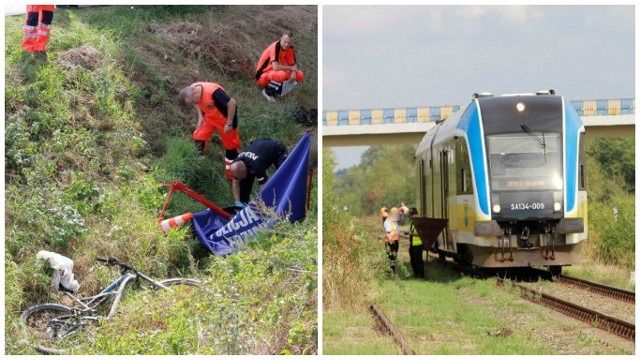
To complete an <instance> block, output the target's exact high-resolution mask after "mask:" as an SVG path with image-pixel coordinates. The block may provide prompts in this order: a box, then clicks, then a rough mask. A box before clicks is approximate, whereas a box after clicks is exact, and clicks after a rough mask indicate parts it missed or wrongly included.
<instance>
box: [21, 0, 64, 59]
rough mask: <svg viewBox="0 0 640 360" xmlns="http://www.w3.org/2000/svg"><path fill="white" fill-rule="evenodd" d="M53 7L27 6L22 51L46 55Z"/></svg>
mask: <svg viewBox="0 0 640 360" xmlns="http://www.w3.org/2000/svg"><path fill="white" fill-rule="evenodd" d="M55 8H56V6H55V5H27V19H26V20H25V23H24V27H23V35H24V39H23V41H22V49H23V50H26V51H28V52H30V53H34V52H36V53H46V51H47V43H48V42H49V33H50V31H51V22H52V21H53V11H54V10H55Z"/></svg>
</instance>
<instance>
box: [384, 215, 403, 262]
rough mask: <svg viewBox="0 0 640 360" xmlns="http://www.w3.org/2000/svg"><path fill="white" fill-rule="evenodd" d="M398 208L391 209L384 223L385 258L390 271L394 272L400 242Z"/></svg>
mask: <svg viewBox="0 0 640 360" xmlns="http://www.w3.org/2000/svg"><path fill="white" fill-rule="evenodd" d="M399 214H400V212H399V211H398V208H396V207H392V208H391V210H390V211H389V217H387V219H386V220H385V221H384V232H385V237H384V246H385V248H386V249H387V256H388V257H389V262H390V264H391V271H392V272H394V273H395V271H396V258H397V257H398V248H399V247H400V246H399V241H398V240H400V230H399V229H398V222H397V221H398V215H399Z"/></svg>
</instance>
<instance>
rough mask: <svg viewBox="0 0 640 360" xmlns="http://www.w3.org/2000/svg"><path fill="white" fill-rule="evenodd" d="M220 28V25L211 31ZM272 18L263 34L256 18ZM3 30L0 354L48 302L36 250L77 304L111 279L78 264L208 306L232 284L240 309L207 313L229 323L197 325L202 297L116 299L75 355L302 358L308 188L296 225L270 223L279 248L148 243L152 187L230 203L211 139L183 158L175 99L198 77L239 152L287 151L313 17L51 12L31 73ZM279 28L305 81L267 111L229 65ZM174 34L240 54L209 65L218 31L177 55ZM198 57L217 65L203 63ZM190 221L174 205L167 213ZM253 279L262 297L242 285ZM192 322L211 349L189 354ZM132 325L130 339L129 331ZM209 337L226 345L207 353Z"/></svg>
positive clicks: (309, 349) (16, 347) (313, 324)
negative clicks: (118, 267)
mask: <svg viewBox="0 0 640 360" xmlns="http://www.w3.org/2000/svg"><path fill="white" fill-rule="evenodd" d="M227 18H232V19H233V21H227V22H225V19H227ZM274 18H275V19H277V21H276V23H277V26H274V24H273V22H270V21H269V19H274ZM5 19H6V45H7V46H6V48H5V59H6V69H5V83H6V92H5V112H6V119H5V124H6V125H5V174H6V175H5V181H6V188H5V224H6V232H5V250H6V251H5V284H6V285H5V325H6V327H5V344H6V352H7V353H11V354H22V353H32V352H33V350H32V349H31V348H30V347H29V346H28V345H27V343H26V342H25V341H24V338H23V334H22V333H21V331H20V329H19V326H18V319H19V315H20V312H21V311H22V310H24V309H25V308H26V307H28V306H30V305H32V304H36V303H42V302H57V301H59V300H60V299H59V298H58V295H57V293H56V292H55V291H53V290H51V289H50V288H49V279H48V276H47V273H46V271H45V269H44V268H43V266H42V264H39V263H36V261H35V258H34V257H35V253H36V252H37V251H39V250H41V249H47V250H51V251H56V252H59V253H62V254H63V255H66V256H68V257H70V258H72V259H73V260H74V261H75V274H76V278H78V279H79V280H80V281H81V283H82V291H83V292H84V293H85V294H88V293H94V292H96V291H97V290H98V289H101V288H102V287H104V286H105V285H106V284H108V283H109V281H110V280H113V279H114V278H115V277H116V274H115V273H114V272H113V271H111V270H110V269H106V268H103V267H100V266H95V265H96V264H95V261H94V260H93V258H94V257H95V256H116V257H118V258H119V259H121V260H124V261H126V262H129V263H131V264H132V265H134V266H136V267H138V268H140V269H141V270H142V271H143V272H145V273H147V274H149V275H151V276H153V277H155V278H158V279H161V278H167V277H173V276H189V277H195V278H199V279H202V280H207V281H208V282H209V285H211V286H210V287H211V288H212V293H216V290H217V293H219V294H223V295H222V296H223V298H224V296H226V295H224V294H226V291H227V290H228V289H218V288H217V287H219V286H226V285H228V284H234V286H236V288H237V291H236V292H235V293H234V294H237V295H234V296H236V297H237V298H238V299H243V300H242V301H240V300H237V301H236V300H233V301H231V300H229V301H227V302H226V303H225V302H224V301H222V304H223V305H224V306H226V307H225V309H226V312H227V313H236V314H237V315H236V316H237V319H236V320H233V319H227V320H228V321H227V322H225V321H223V320H222V319H221V318H220V319H218V318H216V316H214V315H213V314H217V313H216V311H219V308H217V307H216V306H217V302H216V300H219V299H217V298H214V297H209V296H204V297H202V299H198V300H197V301H194V304H193V306H192V304H191V303H190V302H185V303H186V304H183V306H182V307H181V306H178V307H169V306H168V304H172V303H174V302H175V301H174V300H176V299H173V300H171V301H170V300H167V299H164V300H167V301H164V300H156V299H155V298H148V306H139V305H140V302H139V300H140V297H142V296H144V295H138V294H135V295H133V296H131V297H126V298H125V300H124V302H123V304H122V305H121V306H122V317H119V321H114V323H112V324H108V323H106V324H105V327H104V328H100V329H99V331H96V333H94V334H93V335H92V336H87V337H86V339H83V340H86V341H87V342H88V345H87V347H86V348H83V349H82V351H81V353H120V354H122V353H132V352H133V353H150V354H156V353H157V354H161V353H162V354H164V353H217V354H220V353H281V352H284V353H286V352H291V353H314V352H315V348H316V343H317V307H316V305H315V302H316V301H317V294H316V292H315V291H312V288H314V286H315V281H316V280H315V277H314V276H311V275H310V274H313V273H314V272H317V259H316V257H317V252H316V249H317V239H316V235H315V234H316V231H317V225H316V222H317V210H315V207H316V206H317V195H316V191H313V192H312V207H314V208H312V210H311V211H310V213H309V216H308V219H307V220H306V221H305V222H302V223H298V224H294V225H284V227H283V228H278V230H277V231H278V234H279V235H273V234H265V235H263V237H262V238H261V239H262V240H259V241H258V242H257V244H256V247H254V248H250V249H248V250H247V251H246V252H244V253H241V254H237V255H234V256H230V257H228V258H226V259H220V258H210V257H208V256H207V254H205V253H204V251H203V250H202V248H201V247H200V245H199V244H198V241H197V240H195V239H194V238H193V236H192V235H191V233H190V232H189V230H188V228H183V229H178V230H176V231H172V232H171V233H169V235H167V236H164V235H162V234H161V233H160V232H159V231H158V228H157V225H156V223H155V219H156V217H157V214H158V212H159V210H160V208H161V206H162V204H163V202H164V199H165V195H166V191H165V190H163V189H162V188H159V187H158V186H157V183H156V182H157V181H162V182H171V181H172V180H173V179H174V178H179V179H180V180H181V181H183V182H185V183H186V184H187V185H188V186H190V187H191V188H193V189H195V190H196V191H198V192H200V193H201V194H203V195H204V196H205V197H207V198H209V199H212V200H213V201H214V202H216V203H219V204H221V205H223V206H224V205H226V204H228V203H229V202H230V201H231V195H230V190H229V183H228V182H227V181H226V180H223V179H222V177H223V176H224V175H222V174H223V171H224V170H223V165H222V158H223V153H222V149H221V145H220V143H219V140H217V138H216V137H215V136H214V139H213V143H212V144H211V145H210V146H209V149H210V150H209V153H208V154H207V157H206V158H205V159H203V160H201V161H200V162H196V161H194V160H195V159H196V158H197V154H196V151H195V148H194V146H193V144H192V142H191V139H190V132H191V131H193V127H194V125H195V121H196V119H195V117H196V114H195V112H194V111H193V109H192V108H185V107H183V106H181V105H179V103H178V101H177V98H176V95H177V93H178V91H179V90H180V88H182V87H183V86H187V85H189V84H190V83H192V82H194V81H199V80H209V81H216V82H219V83H221V84H223V86H225V88H226V89H227V90H228V91H229V93H230V94H231V96H233V97H234V98H236V100H237V101H238V103H239V109H240V110H239V122H240V128H241V139H242V141H243V144H248V142H250V141H251V140H253V139H255V138H258V137H265V136H268V137H273V138H277V139H279V140H282V141H284V142H285V143H286V144H288V145H293V144H295V142H296V141H297V140H298V139H299V138H300V136H301V135H302V133H303V131H304V128H302V127H301V126H299V125H297V124H295V120H294V111H295V110H296V109H297V107H298V105H301V104H304V105H305V106H307V107H315V104H316V99H315V98H316V90H315V89H316V84H317V80H316V76H315V74H314V73H315V69H316V61H317V55H315V49H316V48H317V41H316V38H317V31H316V25H317V19H316V7H313V6H311V7H308V6H307V7H283V6H274V7H235V6H229V7H202V6H136V7H133V8H131V7H128V6H103V7H90V8H86V9H80V10H63V9H59V10H57V11H56V13H55V18H54V24H53V26H52V41H51V43H50V44H49V49H48V53H49V54H48V59H46V60H45V59H42V58H36V59H34V58H32V57H31V56H29V55H26V54H24V53H22V52H21V50H20V43H21V31H22V24H23V21H24V18H23V16H16V17H6V18H5ZM242 24H245V25H246V24H250V25H251V26H242ZM285 25H288V26H290V27H292V28H293V29H294V31H295V32H297V40H298V41H299V43H298V44H297V45H298V46H297V49H298V52H300V53H303V54H304V55H298V58H299V60H300V63H301V64H304V65H301V67H302V68H303V69H305V70H307V69H308V70H307V71H305V73H306V74H307V77H306V80H305V82H303V83H302V84H300V86H299V89H296V91H295V92H294V94H293V96H290V97H288V98H287V99H285V100H284V101H283V102H280V103H278V104H275V105H268V104H267V103H266V102H265V101H264V99H263V98H262V97H261V95H260V94H259V92H258V91H257V89H256V87H255V84H254V82H253V79H252V77H253V76H252V73H248V74H245V73H244V72H243V71H244V68H242V67H237V68H236V67H234V66H235V65H234V61H233V60H235V58H234V57H235V56H236V55H238V54H244V52H248V55H243V56H245V58H244V59H245V61H248V60H246V59H251V61H252V62H253V61H254V59H253V57H255V59H257V55H255V54H258V53H259V52H260V51H262V49H263V48H264V47H266V46H267V45H268V44H269V43H270V42H272V41H273V40H275V38H276V37H277V32H278V31H279V30H280V29H279V26H285ZM188 27H192V28H194V29H198V30H197V31H200V32H206V31H208V30H207V29H211V28H215V29H222V28H224V30H225V31H227V33H233V34H234V35H233V36H241V37H246V38H251V41H245V42H241V47H239V48H234V49H230V50H229V51H226V52H223V53H222V55H221V54H220V53H213V51H214V50H215V49H216V46H218V47H219V46H221V42H220V41H221V40H222V35H224V34H221V33H216V37H210V38H208V40H207V41H202V40H200V39H199V38H195V39H193V40H192V42H187V43H186V45H184V46H182V45H181V46H179V45H178V43H177V42H176V41H175V39H180V38H179V35H184V34H188V32H185V31H183V30H184V29H185V28H188ZM274 34H276V35H274ZM198 41H200V42H202V43H206V44H208V45H207V47H206V49H205V50H206V51H202V52H200V53H197V54H196V53H192V52H190V51H189V47H188V46H191V45H193V44H194V42H198ZM237 42H238V41H237V39H236V41H235V43H237ZM165 55H166V56H165ZM214 55H216V56H215V57H214ZM227 55H228V56H227ZM254 55H255V56H254ZM214 59H215V60H217V61H218V62H219V63H220V66H212V63H211V62H212V61H214ZM307 80H308V82H307ZM298 90H299V91H298ZM315 183H316V182H314V184H315ZM314 188H317V187H316V186H314ZM200 209H202V206H201V205H199V204H197V203H195V202H193V201H191V200H188V199H186V198H180V197H177V198H176V200H175V201H174V202H172V203H171V205H170V207H169V210H168V213H167V214H168V215H174V214H181V213H184V212H186V211H198V210H200ZM259 244H262V245H259ZM267 244H270V245H267ZM230 267H233V271H229V268H230ZM225 269H226V272H225ZM286 269H289V270H286ZM291 269H294V270H291ZM295 270H300V271H295ZM223 275H225V276H223ZM227 275H228V276H227ZM256 279H260V281H261V284H271V287H270V288H266V287H264V286H262V287H260V286H256V287H251V286H250V284H252V283H254V282H256ZM274 289H278V291H274ZM284 289H289V291H288V292H287V291H284ZM229 291H230V290H229ZM263 302H264V303H266V304H268V306H269V308H268V309H266V310H265V309H263V311H262V312H260V313H258V314H256V312H255V311H254V307H255V306H257V304H261V303H263ZM258 308H260V306H258ZM183 310H184V311H183ZM173 311H176V313H175V314H173ZM200 312H204V313H202V314H201V313H200ZM164 314H172V316H173V317H172V318H171V321H168V324H185V325H184V326H181V327H170V328H168V330H165V332H164V333H163V335H162V336H164V338H163V339H164V340H163V341H160V342H145V341H143V340H142V339H141V338H139V337H138V336H137V335H136V333H135V331H136V330H140V329H145V328H147V326H148V328H150V329H152V328H153V327H152V326H151V325H153V323H154V321H151V320H150V319H156V318H158V317H159V316H161V315H162V316H164ZM247 314H252V316H256V318H255V319H254V318H249V315H247ZM260 315H264V317H261V316H260ZM119 316H120V314H119ZM123 319H124V320H123ZM194 319H198V320H197V321H198V324H199V325H198V326H199V327H198V331H197V333H198V334H204V333H206V334H208V335H209V337H210V338H211V339H204V340H202V339H201V340H199V342H194V341H195V340H193V339H192V338H191V337H193V336H195V335H194V334H196V331H194V328H193V327H190V326H191V325H189V324H191V321H192V320H194ZM194 321H195V320H194ZM233 321H236V323H237V324H242V322H243V321H250V322H252V324H247V325H243V326H245V327H246V328H243V329H240V330H238V331H237V332H236V333H234V334H235V335H233V334H227V333H225V331H226V330H225V329H226V328H227V325H230V324H231V323H233ZM134 322H135V324H136V325H138V326H136V327H135V329H134V327H131V326H129V325H130V324H132V323H134ZM253 322H255V324H253ZM118 326H120V327H118ZM216 326H217V327H216ZM236 327H237V328H240V325H238V326H236ZM109 329H112V330H109ZM216 334H219V335H220V336H222V337H225V338H226V339H228V341H229V343H231V342H234V343H235V344H236V345H234V346H235V347H231V346H223V345H224V344H220V343H217V342H215V341H214V340H213V339H214V338H216V337H217V336H218V335H216ZM232 335H233V336H232ZM201 337H202V336H201ZM179 339H182V340H179ZM165 340H166V341H165ZM192 340H193V341H192ZM178 343H185V344H184V345H180V346H178V345H177V344H178ZM100 344H102V345H100ZM167 344H170V345H167ZM171 344H172V345H171ZM92 345H96V346H92Z"/></svg>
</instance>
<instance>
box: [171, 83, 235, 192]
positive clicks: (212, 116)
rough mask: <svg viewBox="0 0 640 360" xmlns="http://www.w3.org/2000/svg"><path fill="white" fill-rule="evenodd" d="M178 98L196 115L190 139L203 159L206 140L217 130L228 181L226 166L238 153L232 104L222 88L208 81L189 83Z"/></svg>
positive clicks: (233, 106)
mask: <svg viewBox="0 0 640 360" xmlns="http://www.w3.org/2000/svg"><path fill="white" fill-rule="evenodd" d="M180 98H181V99H182V101H184V103H185V104H186V105H193V106H194V107H195V108H196V111H197V112H198V125H196V129H195V131H194V132H193V139H194V140H195V142H196V145H197V146H198V148H199V149H200V150H201V151H202V155H203V156H204V155H205V154H206V152H207V143H208V142H209V138H211V135H213V133H214V132H215V131H216V130H218V133H219V134H220V139H221V140H222V145H223V146H224V149H225V155H224V165H225V168H226V175H227V179H229V180H232V179H233V177H232V176H231V172H229V166H231V162H232V161H233V160H234V159H235V158H236V156H238V153H239V150H240V137H239V136H238V106H237V104H236V101H235V100H234V99H233V98H232V97H230V96H229V95H228V94H227V92H226V91H225V90H224V89H223V88H222V86H220V85H218V84H216V83H212V82H196V83H193V84H191V85H190V86H188V87H185V88H183V89H182V90H181V91H180Z"/></svg>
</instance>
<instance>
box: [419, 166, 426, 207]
mask: <svg viewBox="0 0 640 360" xmlns="http://www.w3.org/2000/svg"><path fill="white" fill-rule="evenodd" d="M424 160H425V156H423V157H422V158H421V159H420V166H419V167H418V169H419V173H418V184H419V185H418V186H419V189H418V195H419V196H420V198H419V199H418V205H419V209H420V216H427V181H426V179H427V173H426V169H425V166H424V162H425V161H424Z"/></svg>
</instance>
